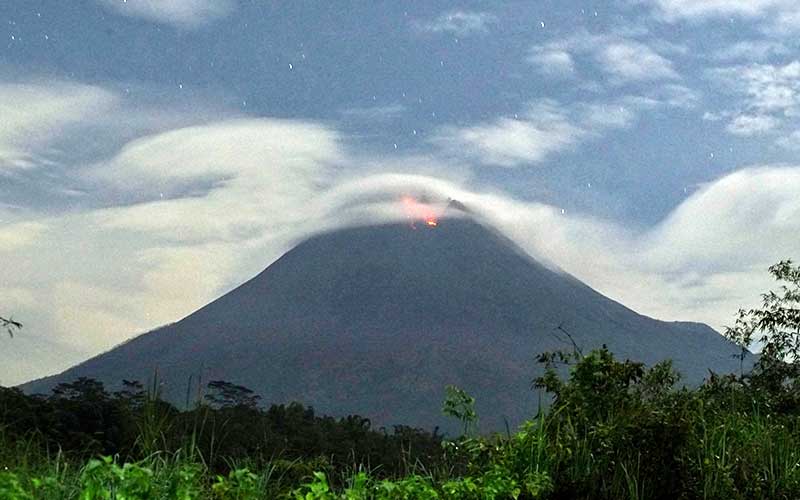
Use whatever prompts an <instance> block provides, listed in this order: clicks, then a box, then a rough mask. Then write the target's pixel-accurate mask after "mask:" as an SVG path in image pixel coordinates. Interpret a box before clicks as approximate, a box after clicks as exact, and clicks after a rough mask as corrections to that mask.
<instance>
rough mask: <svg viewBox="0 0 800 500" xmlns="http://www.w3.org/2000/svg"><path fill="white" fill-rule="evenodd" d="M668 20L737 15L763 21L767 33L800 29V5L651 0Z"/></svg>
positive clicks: (760, 0)
mask: <svg viewBox="0 0 800 500" xmlns="http://www.w3.org/2000/svg"><path fill="white" fill-rule="evenodd" d="M647 3H650V4H652V5H653V6H654V8H655V11H656V13H657V14H658V15H659V16H660V17H661V18H663V19H664V20H666V21H670V22H674V21H678V20H683V19H690V20H691V19H700V20H703V19H712V18H721V19H729V18H730V17H732V16H737V17H741V18H745V19H754V20H758V21H760V22H761V23H762V24H763V26H764V31H765V33H769V34H775V33H776V32H777V33H782V34H785V33H790V32H796V31H797V30H798V26H800V24H798V22H797V21H798V20H800V5H798V4H797V2H796V1H794V0H647Z"/></svg>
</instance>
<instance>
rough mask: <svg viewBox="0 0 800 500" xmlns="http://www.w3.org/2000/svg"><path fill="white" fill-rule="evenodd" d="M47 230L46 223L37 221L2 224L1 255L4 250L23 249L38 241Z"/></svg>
mask: <svg viewBox="0 0 800 500" xmlns="http://www.w3.org/2000/svg"><path fill="white" fill-rule="evenodd" d="M0 223H2V220H0ZM46 230H47V226H46V225H45V224H42V223H41V222H35V221H31V222H17V223H14V224H7V225H0V255H2V254H3V252H9V251H12V250H14V251H19V250H21V249H22V248H24V247H26V246H28V245H30V244H32V243H33V242H34V241H36V239H37V238H38V237H39V236H40V235H41V234H42V233H44V231H46Z"/></svg>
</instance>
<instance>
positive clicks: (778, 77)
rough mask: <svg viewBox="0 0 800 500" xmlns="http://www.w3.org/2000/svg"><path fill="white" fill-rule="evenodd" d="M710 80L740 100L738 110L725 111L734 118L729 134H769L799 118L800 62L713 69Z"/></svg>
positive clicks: (730, 124) (729, 126)
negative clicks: (789, 121)
mask: <svg viewBox="0 0 800 500" xmlns="http://www.w3.org/2000/svg"><path fill="white" fill-rule="evenodd" d="M710 78H712V79H713V80H714V82H715V83H717V84H718V85H721V86H722V87H723V88H725V89H726V90H728V91H730V92H732V93H733V94H734V95H736V96H737V97H739V99H740V100H741V103H740V105H739V109H734V110H729V111H727V114H728V115H732V116H734V118H733V120H732V121H731V122H730V123H729V125H728V130H729V131H730V132H731V133H735V134H740V135H751V134H756V133H764V132H768V131H770V130H774V129H776V128H779V127H780V126H781V125H782V124H784V123H785V122H786V121H787V119H791V118H794V117H796V116H798V114H800V61H793V62H790V63H788V64H786V65H783V66H780V65H772V64H751V65H745V66H729V67H724V68H716V69H714V70H711V72H710Z"/></svg>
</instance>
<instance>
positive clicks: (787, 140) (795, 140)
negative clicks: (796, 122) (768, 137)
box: [775, 130, 800, 151]
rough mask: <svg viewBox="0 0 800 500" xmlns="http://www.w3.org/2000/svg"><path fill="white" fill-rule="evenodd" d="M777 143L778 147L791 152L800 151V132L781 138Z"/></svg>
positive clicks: (796, 131)
mask: <svg viewBox="0 0 800 500" xmlns="http://www.w3.org/2000/svg"><path fill="white" fill-rule="evenodd" d="M775 142H776V144H777V145H778V146H780V147H782V148H785V149H788V150H790V151H800V130H795V131H794V132H792V133H790V134H788V135H786V136H784V137H780V138H778V139H777V140H776V141H775Z"/></svg>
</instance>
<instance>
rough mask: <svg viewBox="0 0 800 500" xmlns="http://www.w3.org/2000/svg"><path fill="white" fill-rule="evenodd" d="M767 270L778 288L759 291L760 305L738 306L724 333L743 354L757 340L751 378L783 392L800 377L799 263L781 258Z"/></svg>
mask: <svg viewBox="0 0 800 500" xmlns="http://www.w3.org/2000/svg"><path fill="white" fill-rule="evenodd" d="M769 272H770V274H771V275H772V276H773V277H774V278H775V280H776V281H777V282H778V283H780V284H781V285H780V286H779V287H778V290H777V291H775V290H770V291H769V292H767V293H765V294H762V295H761V307H760V308H754V309H749V310H744V309H740V310H739V313H738V316H737V318H736V322H735V323H734V325H733V326H732V327H726V328H725V336H726V337H727V338H728V339H730V340H732V341H734V342H736V343H737V344H738V345H739V346H741V347H742V353H743V354H745V353H746V350H747V349H749V348H751V347H752V346H754V345H756V344H760V346H761V352H760V357H759V360H758V362H757V364H756V370H755V372H754V375H753V379H754V382H755V383H757V384H758V385H760V386H762V387H764V388H767V389H771V390H772V391H773V392H774V391H779V392H783V391H784V390H786V389H789V387H787V385H794V384H795V383H797V381H798V379H799V378H800V377H799V376H800V363H799V362H798V361H800V266H796V265H794V264H793V262H792V261H791V260H783V261H780V262H778V263H777V264H775V265H773V266H770V268H769Z"/></svg>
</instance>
